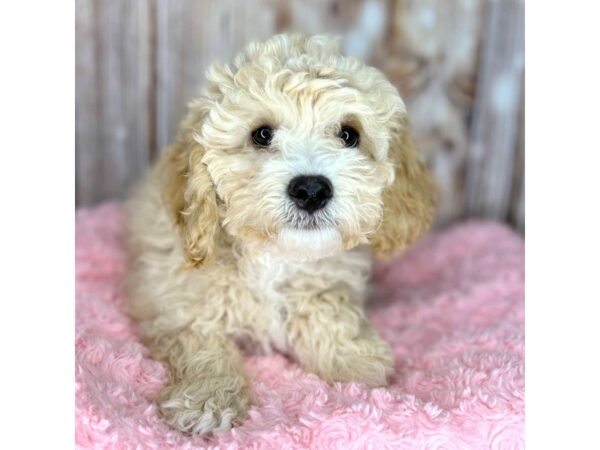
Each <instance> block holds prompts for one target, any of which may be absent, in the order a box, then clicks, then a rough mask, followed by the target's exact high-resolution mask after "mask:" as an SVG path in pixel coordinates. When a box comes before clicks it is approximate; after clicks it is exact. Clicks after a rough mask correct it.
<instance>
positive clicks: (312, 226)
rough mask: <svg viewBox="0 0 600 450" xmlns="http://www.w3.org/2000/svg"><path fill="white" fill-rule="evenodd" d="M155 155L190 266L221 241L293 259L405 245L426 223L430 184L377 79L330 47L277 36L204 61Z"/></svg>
mask: <svg viewBox="0 0 600 450" xmlns="http://www.w3.org/2000/svg"><path fill="white" fill-rule="evenodd" d="M207 79H208V84H207V85H206V89H205V92H204V95H203V96H202V97H201V98H200V99H198V100H196V101H194V102H192V103H191V104H190V112H189V114H188V116H187V118H186V119H185V120H184V122H183V124H182V130H181V133H180V136H179V138H178V141H177V142H176V143H175V144H174V145H172V146H171V147H170V148H169V149H168V150H167V152H166V155H165V157H164V158H163V164H164V165H166V169H167V173H168V174H169V175H168V177H169V179H168V181H167V188H166V189H165V192H164V194H165V199H166V201H167V202H168V203H169V205H170V207H171V209H172V211H173V213H174V214H175V217H176V218H177V221H178V223H179V224H180V226H181V230H182V233H183V237H184V246H185V249H186V252H187V255H188V258H189V261H190V262H191V263H192V264H194V265H197V264H201V263H202V262H204V261H206V260H208V259H209V258H210V257H211V255H212V254H213V250H214V245H215V240H216V239H217V238H218V235H219V233H221V232H222V230H225V232H226V233H227V234H229V235H230V236H233V237H234V238H235V239H237V240H241V241H243V242H246V243H247V244H248V245H257V244H258V245H264V246H265V247H268V248H270V249H271V250H273V251H276V252H279V253H281V254H283V255H284V256H286V257H289V258H294V259H318V258H323V257H326V256H328V255H331V254H334V253H336V252H339V251H341V250H343V249H350V248H352V247H354V246H356V245H358V244H361V243H370V244H371V246H372V248H373V250H374V252H375V253H376V254H378V255H382V254H389V253H391V252H392V251H394V250H400V249H403V248H404V247H405V246H407V245H408V244H410V243H411V242H412V241H413V240H415V239H416V238H417V237H418V236H419V235H420V234H421V233H422V232H423V231H424V230H425V229H426V228H427V227H428V226H429V224H430V223H431V220H432V215H433V191H434V190H433V185H432V182H431V179H430V177H429V175H428V174H427V172H426V170H425V169H424V167H423V165H422V164H421V162H420V161H419V159H418V156H417V154H416V152H415V149H414V148H413V146H412V143H411V139H410V137H409V136H408V134H407V129H406V128H407V119H406V110H405V106H404V103H403V102H402V99H401V98H400V96H399V95H398V92H397V91H396V89H395V88H394V87H393V86H392V85H391V84H390V83H389V82H388V81H387V80H386V79H385V77H384V76H383V75H382V73H381V72H379V71H378V70H376V69H374V68H372V67H369V66H366V65H364V64H363V63H361V62H359V61H358V60H356V59H353V58H349V57H345V56H342V55H341V54H340V53H339V50H338V45H337V41H336V40H332V39H329V38H326V37H323V36H317V37H312V38H304V37H301V36H286V35H278V36H275V37H273V38H271V39H269V40H268V41H266V42H264V43H253V44H250V45H249V46H248V47H247V49H246V50H245V51H244V52H243V53H242V54H240V55H239V56H238V57H237V58H236V60H235V64H234V67H233V68H230V67H227V66H222V65H219V64H215V65H213V66H212V67H211V68H210V69H209V70H208V72H207Z"/></svg>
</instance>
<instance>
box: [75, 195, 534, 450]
mask: <svg viewBox="0 0 600 450" xmlns="http://www.w3.org/2000/svg"><path fill="white" fill-rule="evenodd" d="M76 217H77V219H76V220H77V224H76V230H77V238H76V239H77V241H76V249H77V251H76V271H77V274H76V276H77V278H76V308H77V310H76V328H77V329H76V343H75V351H76V374H75V377H76V442H77V446H78V448H119V449H120V448H124V449H128V448H156V449H169V448H177V449H192V448H209V447H210V448H228V449H229V448H231V449H235V448H257V449H258V448H261V449H306V448H314V449H334V448H339V449H354V448H355V449H363V448H366V449H386V448H390V449H391V448H393V449H442V448H444V449H481V448H494V449H512V448H523V447H524V438H523V428H524V377H523V371H524V370H523V353H524V348H523V347H524V330H523V321H524V313H523V295H524V292H523V279H524V273H523V272H524V269H523V266H524V264H523V262H524V261H523V256H524V255H523V254H524V246H523V241H522V238H521V237H519V236H518V235H516V234H515V233H514V232H512V231H510V230H509V229H508V228H506V227H504V226H501V225H498V224H494V223H489V222H467V223H464V224H462V225H458V226H455V227H453V228H450V229H448V230H446V231H443V232H438V233H437V234H435V233H432V234H431V235H429V236H428V237H426V238H424V239H423V240H422V242H421V243H419V244H418V245H417V246H416V247H414V248H413V249H412V250H411V251H409V252H408V253H407V254H406V255H405V256H404V257H403V258H402V259H398V260H395V261H392V262H389V263H386V264H380V265H379V266H378V267H377V268H376V271H375V274H374V285H375V287H374V290H373V293H372V297H373V301H372V303H371V310H370V317H371V319H372V321H373V323H374V324H375V326H376V327H377V328H378V329H379V330H380V332H381V334H382V335H383V337H384V338H386V339H387V340H388V341H389V342H390V343H391V344H392V347H393V349H394V352H395V354H396V375H395V379H394V380H393V384H392V385H391V386H390V387H388V388H387V389H383V388H381V389H373V390H369V389H366V388H365V387H364V386H362V385H359V384H353V383H349V384H343V383H337V384H335V385H333V386H329V385H327V384H326V383H324V382H323V381H321V380H320V379H319V378H318V377H316V376H315V375H311V374H306V373H304V372H302V371H301V370H300V369H299V368H298V367H297V365H296V364H294V363H293V362H291V361H289V360H288V359H286V358H285V357H283V356H280V355H274V356H268V357H264V356H263V357H259V356H254V357H248V358H247V359H246V364H247V368H248V371H249V372H250V373H251V374H252V375H253V378H254V381H253V390H254V396H255V399H256V404H255V406H254V407H253V408H252V410H251V412H250V416H249V418H248V419H247V420H246V421H245V422H244V423H243V424H242V425H241V426H240V427H238V428H235V429H234V430H232V431H230V432H227V433H224V434H222V435H218V436H215V437H213V438H211V439H210V440H202V439H200V438H197V437H196V438H189V437H186V436H183V435H181V434H179V433H178V432H176V431H173V430H171V429H170V428H168V427H167V426H166V425H165V424H164V423H163V422H162V421H161V419H160V417H159V415H158V414H157V409H156V406H155V405H154V404H153V403H152V402H151V401H150V400H148V399H149V398H151V397H152V395H154V394H156V393H157V392H158V391H159V390H160V388H161V386H162V385H163V383H164V382H165V375H166V373H165V369H164V368H163V366H162V365H161V364H160V363H158V362H155V361H153V360H151V359H149V358H148V353H147V350H146V348H144V346H143V345H142V344H140V342H139V340H138V338H137V337H136V334H135V330H134V327H133V325H132V323H131V322H130V321H129V320H128V318H127V316H126V314H125V300H124V298H123V293H122V290H121V286H120V281H121V278H122V275H123V270H124V259H125V255H124V252H123V246H122V242H121V238H122V236H121V233H122V220H123V217H122V212H121V208H120V205H118V204H105V205H102V206H100V207H97V208H94V209H84V210H80V211H78V212H77V216H76Z"/></svg>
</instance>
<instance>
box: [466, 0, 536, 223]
mask: <svg viewBox="0 0 600 450" xmlns="http://www.w3.org/2000/svg"><path fill="white" fill-rule="evenodd" d="M484 29H485V34H484V36H483V41H482V51H481V60H480V64H479V68H478V79H477V88H476V99H475V104H474V108H473V123H472V126H471V133H470V137H469V140H470V147H469V153H468V160H467V167H466V172H465V206H464V211H465V214H467V215H470V216H483V217H491V218H495V219H500V220H506V219H507V218H508V216H509V212H510V200H511V193H512V191H513V171H514V164H515V163H514V161H515V156H516V152H517V147H518V133H519V128H520V123H521V122H522V120H520V117H521V115H520V110H521V99H522V86H523V71H524V50H523V41H524V14H523V2H522V1H520V0H506V1H502V2H488V3H486V8H485V16H484Z"/></svg>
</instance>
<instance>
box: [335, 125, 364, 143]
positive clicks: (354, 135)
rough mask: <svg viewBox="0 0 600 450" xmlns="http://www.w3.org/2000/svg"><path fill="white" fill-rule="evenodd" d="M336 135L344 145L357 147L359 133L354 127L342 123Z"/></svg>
mask: <svg viewBox="0 0 600 450" xmlns="http://www.w3.org/2000/svg"><path fill="white" fill-rule="evenodd" d="M338 137H339V138H340V139H341V140H342V141H344V145H345V146H346V147H357V146H358V141H359V134H358V131H356V130H355V129H354V128H352V127H350V126H348V125H344V126H343V127H342V130H341V131H340V134H338Z"/></svg>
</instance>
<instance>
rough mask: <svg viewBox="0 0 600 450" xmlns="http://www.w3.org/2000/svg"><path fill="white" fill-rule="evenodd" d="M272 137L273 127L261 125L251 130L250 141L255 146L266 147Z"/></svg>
mask: <svg viewBox="0 0 600 450" xmlns="http://www.w3.org/2000/svg"><path fill="white" fill-rule="evenodd" d="M271 139H273V128H271V127H269V126H266V125H265V126H262V127H259V128H257V129H256V130H254V131H253V132H252V142H253V143H254V145H256V146H257V147H268V146H269V144H270V143H271Z"/></svg>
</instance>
